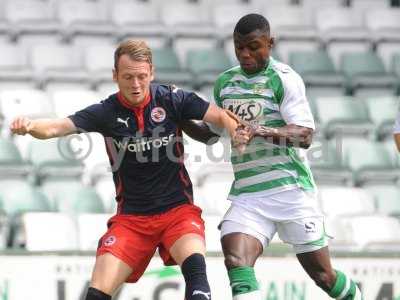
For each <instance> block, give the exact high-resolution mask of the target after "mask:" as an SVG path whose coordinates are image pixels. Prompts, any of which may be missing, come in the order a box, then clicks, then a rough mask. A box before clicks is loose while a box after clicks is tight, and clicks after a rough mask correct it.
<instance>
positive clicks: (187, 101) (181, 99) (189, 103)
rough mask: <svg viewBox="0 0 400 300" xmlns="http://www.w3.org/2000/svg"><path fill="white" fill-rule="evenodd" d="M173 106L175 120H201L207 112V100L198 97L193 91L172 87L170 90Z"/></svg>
mask: <svg viewBox="0 0 400 300" xmlns="http://www.w3.org/2000/svg"><path fill="white" fill-rule="evenodd" d="M171 95H172V100H173V102H174V107H175V109H176V115H177V119H178V120H177V121H181V120H203V118H204V115H205V114H206V112H207V109H208V106H209V105H210V103H209V102H207V101H206V100H204V99H203V98H201V97H199V96H198V95H197V94H196V93H194V92H188V91H184V90H181V89H178V88H174V89H173V90H172V92H171Z"/></svg>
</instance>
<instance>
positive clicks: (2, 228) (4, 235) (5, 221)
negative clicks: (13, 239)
mask: <svg viewBox="0 0 400 300" xmlns="http://www.w3.org/2000/svg"><path fill="white" fill-rule="evenodd" d="M2 205H3V204H2V200H1V199H0V251H1V250H5V249H6V247H7V242H8V240H9V235H10V221H9V218H8V217H7V215H6V213H5V212H4V210H3V206H2Z"/></svg>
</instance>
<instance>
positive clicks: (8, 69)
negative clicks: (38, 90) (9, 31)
mask: <svg viewBox="0 0 400 300" xmlns="http://www.w3.org/2000/svg"><path fill="white" fill-rule="evenodd" d="M0 47H1V56H0V88H1V87H3V88H4V87H7V86H8V87H10V86H11V85H13V84H14V88H16V87H17V86H27V87H30V88H34V87H35V83H34V73H33V71H32V69H31V67H30V65H29V64H28V56H27V54H26V50H25V49H24V48H23V47H20V46H19V45H16V44H12V43H4V44H1V46H0Z"/></svg>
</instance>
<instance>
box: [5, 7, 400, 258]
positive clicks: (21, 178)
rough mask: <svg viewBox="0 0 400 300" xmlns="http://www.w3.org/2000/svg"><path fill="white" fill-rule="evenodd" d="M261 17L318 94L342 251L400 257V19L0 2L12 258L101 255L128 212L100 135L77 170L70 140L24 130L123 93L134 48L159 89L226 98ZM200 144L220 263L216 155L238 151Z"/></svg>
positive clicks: (323, 167) (200, 194) (199, 198)
mask: <svg viewBox="0 0 400 300" xmlns="http://www.w3.org/2000/svg"><path fill="white" fill-rule="evenodd" d="M171 6H173V9H171ZM249 12H262V13H263V14H264V15H265V16H266V17H267V18H268V19H270V21H271V30H272V33H273V35H274V36H276V47H275V48H274V52H273V56H274V57H275V58H278V59H279V60H282V61H284V62H288V63H289V64H290V65H291V66H292V67H293V68H294V69H295V70H296V71H297V72H298V73H300V75H301V76H302V78H303V79H304V81H305V84H306V87H307V96H308V98H309V101H310V106H311V109H312V111H313V113H314V117H315V119H316V121H317V122H316V123H317V129H316V136H317V138H316V139H315V140H314V143H313V146H312V148H311V149H310V150H309V155H308V158H309V162H310V164H311V168H312V170H313V174H314V177H315V179H316V181H317V183H318V184H319V185H321V187H320V191H319V201H320V203H321V208H322V209H323V211H324V212H325V213H326V215H327V225H328V233H332V234H333V235H335V239H334V240H332V244H331V245H332V248H333V249H334V250H346V251H382V252H387V251H399V249H400V247H399V245H400V242H399V238H398V232H399V230H400V228H399V226H400V225H399V224H400V223H399V216H400V205H399V203H400V202H399V199H400V188H399V186H400V180H399V179H400V171H399V166H400V160H399V154H398V152H397V149H396V148H395V145H394V143H393V139H392V133H391V130H392V125H393V122H394V118H395V117H396V115H397V111H398V108H399V104H400V103H399V98H398V96H399V94H400V50H399V49H400V34H399V32H400V30H399V29H400V22H399V20H400V10H399V8H393V7H390V1H383V0H382V1H376V0H351V1H342V0H319V1H315V0H300V1H289V0H285V1H284V0H273V1H272V0H270V1H268V3H266V2H265V1H262V0H248V1H242V0H237V1H230V0H224V1H223V0H220V1H212V0H198V1H183V0H176V1H168V3H165V1H162V0H148V1H131V0H116V1H104V0H96V1H93V0H90V1H89V0H75V1H34V0H30V1H23V0H7V1H0V51H1V56H0V119H1V120H0V128H1V129H2V135H1V138H0V249H4V248H7V247H11V246H13V247H16V248H25V249H27V250H29V251H41V250H44V251H58V250H83V251H93V250H94V249H95V248H96V246H97V242H98V238H99V237H100V235H101V234H102V233H103V232H104V230H105V225H106V220H107V219H108V218H109V217H110V215H111V214H113V213H115V211H116V202H115V199H114V197H115V188H114V184H113V181H112V176H111V173H110V170H109V168H108V157H107V155H106V152H105V149H104V140H103V138H102V137H101V136H99V135H96V134H90V135H88V137H90V139H91V141H92V145H91V151H90V155H89V156H88V157H87V158H85V159H84V160H82V161H80V160H77V157H75V156H74V153H75V152H73V151H72V152H69V153H70V154H72V157H71V159H72V160H68V159H66V157H65V153H64V154H63V150H62V149H65V148H63V147H66V146H67V145H65V144H63V143H60V142H59V140H53V141H48V142H45V141H40V142H39V141H35V140H32V139H31V138H30V137H26V136H25V137H11V136H10V135H9V132H8V130H7V128H8V125H9V121H10V120H11V119H12V118H13V117H15V116H17V115H29V116H32V117H39V116H40V117H51V116H59V117H64V116H67V115H69V114H71V113H73V112H75V111H76V110H79V109H80V108H83V107H85V106H87V105H90V104H91V103H94V102H95V101H99V100H100V99H104V98H105V97H107V96H108V95H109V94H111V93H113V92H115V91H116V90H117V88H116V86H115V84H114V83H113V82H112V73H111V70H112V68H113V51H114V48H115V45H116V43H118V42H119V41H121V40H123V39H125V38H127V37H136V38H143V39H145V40H146V41H147V42H148V43H149V44H150V46H151V47H152V48H153V60H154V65H155V67H156V73H155V74H156V81H158V82H163V83H174V84H176V85H178V86H180V87H184V88H190V89H192V88H195V89H196V90H197V91H198V92H199V93H200V94H203V95H205V97H206V98H207V99H212V94H213V92H212V89H213V82H214V80H215V78H216V76H217V74H218V73H219V72H221V71H223V70H225V69H227V68H229V67H230V66H231V65H232V63H234V64H237V62H236V58H235V57H234V48H233V40H232V29H233V26H234V24H235V23H236V21H237V20H238V19H239V18H240V17H241V16H242V15H244V14H246V13H249ZM186 140H187V143H186V144H185V149H186V153H189V154H190V155H189V158H188V159H187V161H186V164H187V167H188V170H189V172H190V174H191V178H192V180H193V184H194V192H195V197H194V198H195V202H196V203H197V204H198V205H200V207H201V208H202V209H203V214H204V217H205V222H206V236H207V247H208V249H209V250H210V251H216V252H220V251H221V248H220V242H219V231H218V229H217V226H218V224H219V222H220V220H221V217H222V215H223V213H224V211H225V210H226V208H227V206H228V205H229V201H226V200H225V198H226V195H227V194H228V192H229V189H230V184H231V180H232V172H231V169H230V166H229V165H228V164H226V162H224V161H218V162H217V163H215V162H214V161H213V160H212V159H210V157H209V156H208V155H207V151H208V153H210V152H212V151H217V152H218V151H219V150H220V148H221V147H222V145H225V147H226V148H229V145H228V144H229V143H226V141H223V142H222V143H217V144H216V145H214V146H212V147H206V146H204V145H202V144H199V143H197V142H195V141H193V140H190V139H186ZM80 146H82V145H78V147H80ZM218 149H219V150H218ZM89 150H90V149H89ZM60 151H61V152H60ZM218 153H219V152H218ZM75 154H78V153H75ZM67 156H68V155H67ZM217 156H218V155H217ZM48 224H52V226H55V227H52V230H49V229H48ZM329 227H331V231H329ZM42 231H46V233H48V235H47V236H46V240H44V238H43V235H42V234H41V232H42Z"/></svg>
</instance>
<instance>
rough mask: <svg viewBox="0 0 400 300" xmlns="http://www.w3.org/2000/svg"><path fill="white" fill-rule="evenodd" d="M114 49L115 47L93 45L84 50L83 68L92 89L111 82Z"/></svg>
mask: <svg viewBox="0 0 400 300" xmlns="http://www.w3.org/2000/svg"><path fill="white" fill-rule="evenodd" d="M115 49H116V47H115V46H111V45H93V46H88V47H86V48H85V51H84V67H85V69H86V71H87V72H89V78H90V82H91V85H92V87H98V86H99V85H100V84H102V83H112V82H113V78H112V70H113V69H114V51H115Z"/></svg>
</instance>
